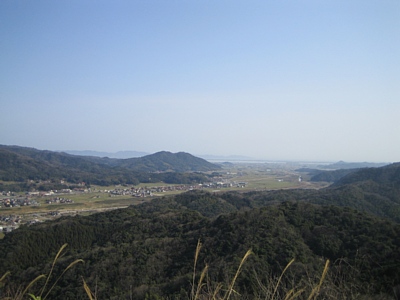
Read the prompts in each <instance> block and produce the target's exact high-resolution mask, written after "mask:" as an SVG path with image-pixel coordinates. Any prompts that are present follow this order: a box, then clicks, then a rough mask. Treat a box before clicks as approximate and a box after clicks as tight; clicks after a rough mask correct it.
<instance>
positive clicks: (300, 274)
mask: <svg viewBox="0 0 400 300" xmlns="http://www.w3.org/2000/svg"><path fill="white" fill-rule="evenodd" d="M184 195H185V194H183V195H180V197H175V198H174V197H170V198H164V199H158V200H156V201H153V202H150V203H144V204H142V205H140V206H136V207H131V208H128V209H123V210H116V211H112V212H107V213H101V214H96V215H92V216H88V217H68V218H62V219H59V220H57V221H55V222H50V223H43V224H38V225H35V226H31V227H23V228H21V229H19V230H16V231H14V232H12V233H10V234H8V235H6V237H5V238H4V239H3V240H1V241H0V269H1V270H10V271H12V274H13V275H11V277H9V284H10V285H11V286H12V284H16V285H17V286H18V284H22V285H23V284H24V282H25V283H26V282H29V281H30V280H32V279H33V278H35V277H36V275H39V274H40V273H41V272H46V271H48V270H49V268H50V262H51V258H52V256H54V254H55V253H56V251H57V250H58V249H59V247H60V246H61V245H62V244H63V243H66V242H67V243H68V244H69V248H68V249H69V250H68V252H67V253H66V255H65V256H63V257H62V259H61V260H60V262H59V265H60V266H58V265H57V268H56V270H55V272H58V273H61V272H62V269H63V268H64V267H65V266H67V265H68V264H69V263H70V262H71V261H73V260H75V259H77V258H82V259H83V260H84V261H85V263H84V264H80V265H76V266H75V267H74V268H73V269H71V270H69V271H68V272H67V273H65V274H64V275H63V277H62V278H61V280H60V281H59V282H58V284H57V289H55V290H54V291H53V293H52V294H51V297H52V298H57V299H58V298H59V297H61V295H63V299H84V290H83V288H82V280H81V276H83V278H85V280H86V281H87V282H88V284H89V286H92V287H94V286H95V287H96V290H97V294H98V296H99V298H101V299H125V298H128V299H129V297H131V298H133V299H144V298H157V297H158V298H160V297H162V298H164V299H166V298H167V297H169V299H171V298H172V299H190V297H189V294H190V289H191V286H190V282H191V276H192V272H193V258H194V252H195V248H196V244H197V241H198V239H200V240H201V241H202V243H203V248H202V250H201V252H200V256H199V261H198V266H197V267H198V270H199V272H200V270H202V269H203V267H204V266H205V264H207V265H208V266H209V271H208V276H207V278H208V280H209V284H210V286H208V287H209V288H211V286H212V285H213V284H216V283H217V282H221V283H222V284H224V286H227V284H228V281H229V280H230V279H231V278H232V277H233V274H234V272H235V270H236V268H237V266H238V264H239V261H240V259H241V257H242V256H243V255H244V253H245V252H246V251H247V250H248V249H252V251H253V253H254V254H253V255H251V256H250V258H249V259H248V261H246V263H245V264H244V266H243V269H242V274H241V275H240V276H239V278H238V280H237V283H236V286H235V291H236V292H237V293H239V294H240V295H241V297H240V298H241V299H255V298H265V297H266V296H267V295H266V294H263V293H264V292H265V289H263V285H265V286H267V285H268V281H269V280H272V278H273V276H278V275H279V274H280V272H282V268H283V266H285V265H286V264H287V263H288V262H289V261H290V260H291V259H292V258H296V263H295V264H294V265H293V266H292V267H291V269H290V272H288V275H287V276H285V277H284V278H283V283H282V285H281V286H280V288H282V289H283V290H282V291H281V290H280V291H279V292H280V293H284V292H285V288H287V290H286V292H287V291H288V290H289V289H290V288H291V287H295V288H300V287H304V288H305V289H309V288H310V286H309V284H310V282H317V281H318V280H319V278H320V276H321V275H320V274H321V272H322V267H323V264H324V260H325V259H327V258H329V259H330V260H331V262H332V266H331V268H330V271H329V273H328V277H327V279H326V282H325V283H324V289H323V290H321V293H322V294H321V297H324V296H326V297H328V298H326V299H340V298H341V299H344V297H345V296H346V297H349V296H350V295H351V294H361V295H362V294H367V295H372V294H380V293H390V292H391V289H392V287H394V286H395V285H396V284H399V283H400V265H399V261H400V240H399V239H398V237H399V236H400V226H399V225H395V224H393V223H390V222H388V221H384V220H379V219H377V218H373V217H371V216H367V215H364V214H361V213H359V212H357V211H355V210H351V209H348V208H337V207H332V206H329V207H322V206H315V205H311V204H308V203H301V202H296V203H290V202H285V203H281V204H279V205H273V206H269V207H265V208H258V209H251V210H245V211H236V212H232V213H229V214H222V215H219V216H218V217H213V218H207V217H205V216H203V215H202V214H200V213H198V212H197V211H196V210H191V209H188V207H194V206H196V207H197V208H199V209H200V210H204V209H203V208H202V205H201V204H200V202H203V203H204V204H206V202H207V201H205V200H207V198H209V202H210V203H216V202H220V203H224V202H225V201H224V200H222V199H221V198H219V197H218V195H215V194H208V193H200V194H199V196H201V197H202V198H203V200H202V201H200V202H199V201H198V199H197V198H196V197H194V194H190V193H189V194H188V198H187V199H185V196H184ZM193 202H195V203H193ZM206 205H208V204H206ZM197 208H196V209H197ZM231 208H232V207H231ZM231 208H230V209H231ZM218 210H219V209H217V210H216V211H215V212H216V213H218V212H217V211H218ZM271 276H272V277H271ZM293 285H295V286H293ZM11 286H10V288H11ZM39 286H40V285H39ZM14 287H15V286H14ZM204 287H205V289H204V290H203V291H202V292H203V293H206V292H207V291H206V288H207V286H204ZM32 291H33V292H34V289H32ZM308 291H309V290H308ZM329 297H330V298H329Z"/></svg>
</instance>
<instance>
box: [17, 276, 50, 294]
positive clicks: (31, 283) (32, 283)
mask: <svg viewBox="0 0 400 300" xmlns="http://www.w3.org/2000/svg"><path fill="white" fill-rule="evenodd" d="M45 277H46V276H45V275H44V274H42V275H39V276H38V277H36V278H35V279H33V280H32V281H31V282H30V283H29V284H28V286H27V287H26V288H25V289H24V291H23V292H22V293H21V295H25V293H26V292H27V291H28V290H29V289H30V288H31V286H32V285H34V284H35V283H36V282H37V281H38V280H40V279H42V278H45Z"/></svg>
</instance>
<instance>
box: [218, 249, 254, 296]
mask: <svg viewBox="0 0 400 300" xmlns="http://www.w3.org/2000/svg"><path fill="white" fill-rule="evenodd" d="M252 253H253V252H252V251H251V249H250V250H247V252H246V254H245V255H244V256H243V258H242V260H241V262H240V264H239V267H238V269H237V271H236V274H235V276H234V277H233V279H232V282H231V283H230V285H229V288H228V290H227V292H226V294H225V296H224V298H223V299H226V300H228V299H229V297H230V296H231V294H232V292H233V286H234V285H235V282H236V279H237V278H238V276H239V274H240V271H241V269H242V266H243V263H244V262H245V261H246V259H247V258H248V257H249V256H250V255H251V254H252Z"/></svg>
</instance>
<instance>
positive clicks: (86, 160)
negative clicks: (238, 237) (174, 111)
mask: <svg viewBox="0 0 400 300" xmlns="http://www.w3.org/2000/svg"><path fill="white" fill-rule="evenodd" d="M0 165H1V169H0V180H4V181H17V182H23V181H26V180H28V179H31V180H59V179H64V180H67V181H68V182H72V183H78V182H81V181H84V182H87V183H94V184H100V185H108V184H117V183H131V184H132V183H133V184H136V183H139V182H149V181H150V182H152V181H156V180H158V181H165V182H171V181H173V183H187V182H188V181H189V182H193V181H198V180H200V181H201V180H206V177H205V176H204V175H200V174H194V173H193V172H208V171H214V170H219V169H220V168H221V167H220V166H218V165H216V164H212V163H210V162H208V161H206V160H204V159H202V158H199V157H195V156H193V155H191V154H189V153H184V152H179V153H171V152H166V151H161V152H157V153H154V154H151V155H146V156H143V157H137V158H129V159H116V158H108V157H97V156H78V155H72V154H68V153H63V152H53V151H47V150H37V149H34V148H27V147H19V146H5V145H0ZM167 172H168V173H181V175H179V176H177V175H176V174H175V175H172V174H162V173H167ZM188 172H190V173H189V174H187V173H188ZM149 173H151V174H152V175H151V176H149ZM157 173H158V174H159V175H155V174H157ZM183 173H185V175H182V174H183ZM172 178H174V179H172Z"/></svg>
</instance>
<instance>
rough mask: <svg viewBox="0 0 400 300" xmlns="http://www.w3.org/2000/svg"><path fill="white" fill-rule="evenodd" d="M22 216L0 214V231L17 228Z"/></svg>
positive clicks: (5, 231)
mask: <svg viewBox="0 0 400 300" xmlns="http://www.w3.org/2000/svg"><path fill="white" fill-rule="evenodd" d="M21 221H22V218H21V216H18V215H4V216H3V215H0V231H1V232H4V233H7V232H11V231H13V230H14V229H16V228H18V227H19V225H20V224H21Z"/></svg>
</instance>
